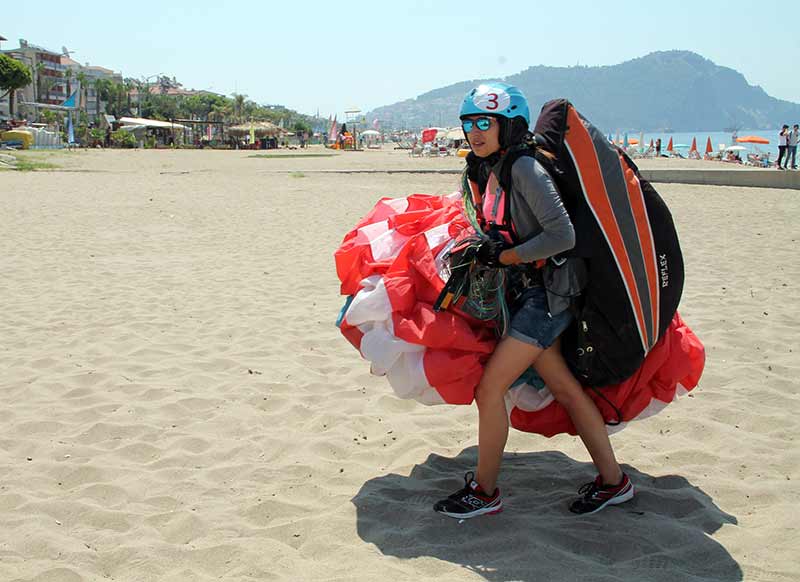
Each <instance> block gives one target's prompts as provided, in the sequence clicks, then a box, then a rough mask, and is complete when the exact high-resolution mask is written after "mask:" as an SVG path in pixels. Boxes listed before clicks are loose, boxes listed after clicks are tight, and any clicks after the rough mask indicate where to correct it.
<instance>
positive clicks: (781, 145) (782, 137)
mask: <svg viewBox="0 0 800 582" xmlns="http://www.w3.org/2000/svg"><path fill="white" fill-rule="evenodd" d="M788 143H789V126H788V125H784V126H783V127H782V128H781V132H780V133H779V134H778V169H779V170H785V169H786V163H787V162H788V161H789V159H788V158H789V156H788V155H786V148H787V147H788ZM784 156H786V159H784ZM781 161H783V166H781Z"/></svg>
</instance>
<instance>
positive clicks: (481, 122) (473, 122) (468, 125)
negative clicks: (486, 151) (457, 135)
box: [461, 117, 492, 133]
mask: <svg viewBox="0 0 800 582" xmlns="http://www.w3.org/2000/svg"><path fill="white" fill-rule="evenodd" d="M491 126H492V118H491V117H479V118H478V119H465V120H464V121H462V122H461V129H463V130H464V133H469V132H470V131H472V128H473V127H477V128H478V129H480V130H481V131H486V130H487V129H489V128H490V127H491Z"/></svg>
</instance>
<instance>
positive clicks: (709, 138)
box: [706, 135, 714, 154]
mask: <svg viewBox="0 0 800 582" xmlns="http://www.w3.org/2000/svg"><path fill="white" fill-rule="evenodd" d="M713 151H714V148H712V147H711V136H710V135H709V136H708V141H707V142H706V153H707V154H710V153H711V152H713Z"/></svg>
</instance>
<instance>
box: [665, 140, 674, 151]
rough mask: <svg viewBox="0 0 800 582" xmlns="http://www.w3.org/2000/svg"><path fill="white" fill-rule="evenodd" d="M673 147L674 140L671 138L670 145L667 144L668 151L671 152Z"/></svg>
mask: <svg viewBox="0 0 800 582" xmlns="http://www.w3.org/2000/svg"><path fill="white" fill-rule="evenodd" d="M673 147H674V146H673V145H672V138H669V143H668V144H667V151H668V152H671V151H672V148H673Z"/></svg>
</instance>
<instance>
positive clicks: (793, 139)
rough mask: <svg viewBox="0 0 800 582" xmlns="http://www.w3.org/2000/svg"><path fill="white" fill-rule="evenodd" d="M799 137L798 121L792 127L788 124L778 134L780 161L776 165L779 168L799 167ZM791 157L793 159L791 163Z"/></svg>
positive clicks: (794, 168)
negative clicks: (797, 157)
mask: <svg viewBox="0 0 800 582" xmlns="http://www.w3.org/2000/svg"><path fill="white" fill-rule="evenodd" d="M798 137H800V129H798V126H797V124H796V123H795V124H794V126H793V127H792V129H789V126H788V125H784V126H783V127H782V128H781V132H780V133H779V134H778V163H777V165H776V166H777V168H778V169H779V170H788V169H790V168H791V169H792V170H796V169H797V159H796V156H797V141H798ZM789 159H791V160H792V161H791V165H790V162H789Z"/></svg>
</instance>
